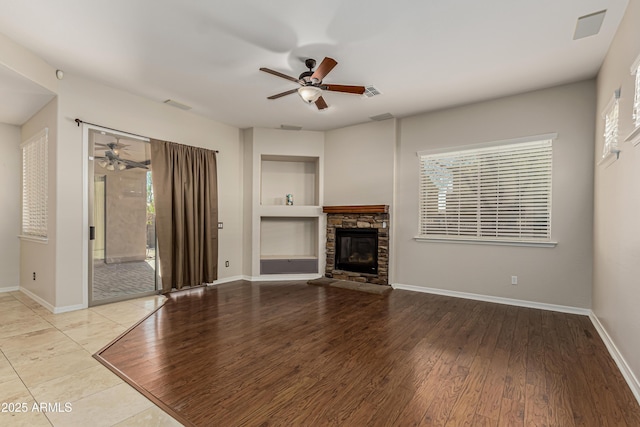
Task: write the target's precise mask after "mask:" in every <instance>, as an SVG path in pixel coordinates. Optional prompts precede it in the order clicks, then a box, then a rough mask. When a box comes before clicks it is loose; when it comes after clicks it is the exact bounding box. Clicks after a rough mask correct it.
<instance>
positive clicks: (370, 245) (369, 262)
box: [323, 205, 389, 285]
mask: <svg viewBox="0 0 640 427" xmlns="http://www.w3.org/2000/svg"><path fill="white" fill-rule="evenodd" d="M323 212H324V213H326V214H327V261H326V269H325V276H326V277H332V278H334V279H340V280H352V281H356V282H369V283H374V284H379V285H387V284H388V282H389V206H387V205H366V206H325V207H324V208H323Z"/></svg>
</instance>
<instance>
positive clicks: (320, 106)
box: [316, 97, 328, 110]
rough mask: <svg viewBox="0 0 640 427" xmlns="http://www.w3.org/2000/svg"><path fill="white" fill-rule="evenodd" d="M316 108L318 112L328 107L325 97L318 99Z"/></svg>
mask: <svg viewBox="0 0 640 427" xmlns="http://www.w3.org/2000/svg"><path fill="white" fill-rule="evenodd" d="M316 107H318V110H324V109H325V108H327V107H328V105H327V102H326V101H325V100H324V98H323V97H320V98H318V100H317V101H316Z"/></svg>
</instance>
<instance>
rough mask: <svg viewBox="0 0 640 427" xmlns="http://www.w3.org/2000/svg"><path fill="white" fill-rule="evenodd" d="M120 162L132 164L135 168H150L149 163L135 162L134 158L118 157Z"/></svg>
mask: <svg viewBox="0 0 640 427" xmlns="http://www.w3.org/2000/svg"><path fill="white" fill-rule="evenodd" d="M118 160H119V161H120V162H122V163H124V164H125V165H127V166H132V167H134V168H140V169H149V168H148V167H147V165H145V164H142V163H138V162H134V161H133V160H127V159H118Z"/></svg>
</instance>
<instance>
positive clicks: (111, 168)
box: [105, 163, 116, 171]
mask: <svg viewBox="0 0 640 427" xmlns="http://www.w3.org/2000/svg"><path fill="white" fill-rule="evenodd" d="M105 169H106V170H108V171H114V170H116V167H115V166H114V164H113V163H109V164H108V165H107V167H106V168H105Z"/></svg>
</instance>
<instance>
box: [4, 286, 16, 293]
mask: <svg viewBox="0 0 640 427" xmlns="http://www.w3.org/2000/svg"><path fill="white" fill-rule="evenodd" d="M19 290H20V286H7V287H4V288H0V294H1V293H3V292H13V291H19Z"/></svg>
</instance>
